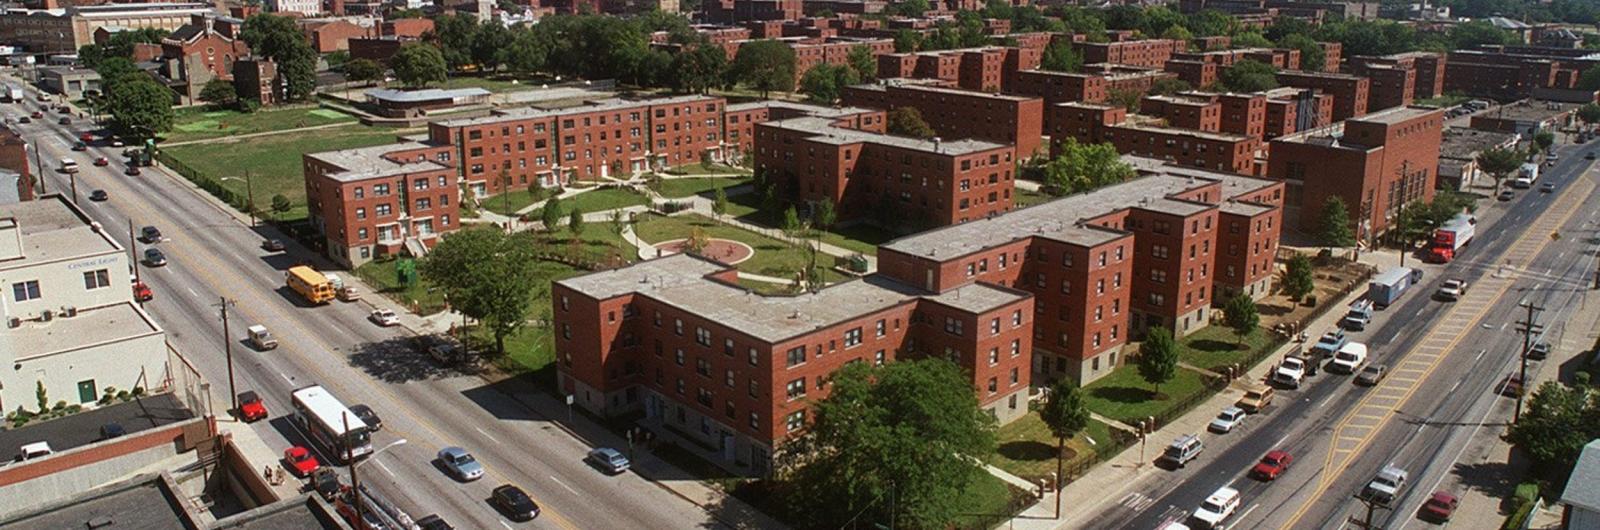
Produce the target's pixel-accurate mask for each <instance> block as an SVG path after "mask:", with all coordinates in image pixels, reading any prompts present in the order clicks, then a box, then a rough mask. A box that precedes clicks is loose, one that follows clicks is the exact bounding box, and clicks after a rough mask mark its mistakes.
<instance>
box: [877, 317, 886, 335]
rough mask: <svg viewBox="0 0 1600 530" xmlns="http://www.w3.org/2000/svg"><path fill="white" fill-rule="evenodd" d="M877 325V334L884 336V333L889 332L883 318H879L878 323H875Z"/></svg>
mask: <svg viewBox="0 0 1600 530" xmlns="http://www.w3.org/2000/svg"><path fill="white" fill-rule="evenodd" d="M875 326H876V329H875V332H876V333H877V335H876V336H878V337H882V336H884V334H886V333H887V331H886V330H885V329H884V325H883V320H881V319H880V320H878V323H877V324H875Z"/></svg>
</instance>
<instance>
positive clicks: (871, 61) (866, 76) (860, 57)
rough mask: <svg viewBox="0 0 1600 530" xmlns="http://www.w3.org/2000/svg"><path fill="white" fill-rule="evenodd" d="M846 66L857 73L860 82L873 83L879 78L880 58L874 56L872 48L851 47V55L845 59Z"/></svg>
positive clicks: (864, 46) (863, 46)
mask: <svg viewBox="0 0 1600 530" xmlns="http://www.w3.org/2000/svg"><path fill="white" fill-rule="evenodd" d="M845 64H848V65H850V69H851V70H855V71H856V78H857V79H859V80H860V81H871V80H873V79H877V78H878V56H876V55H873V54H872V48H868V47H867V46H866V45H858V46H851V47H850V54H849V55H848V56H846V57H845Z"/></svg>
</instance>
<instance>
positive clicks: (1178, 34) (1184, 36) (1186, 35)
mask: <svg viewBox="0 0 1600 530" xmlns="http://www.w3.org/2000/svg"><path fill="white" fill-rule="evenodd" d="M1161 38H1163V39H1172V40H1181V41H1188V40H1190V39H1193V38H1194V34H1193V33H1190V32H1189V29H1188V28H1185V27H1183V26H1172V27H1170V28H1167V30H1166V31H1163V32H1161Z"/></svg>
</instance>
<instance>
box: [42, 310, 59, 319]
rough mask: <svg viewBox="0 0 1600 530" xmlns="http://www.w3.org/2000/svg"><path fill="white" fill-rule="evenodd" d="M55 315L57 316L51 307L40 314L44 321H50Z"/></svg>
mask: <svg viewBox="0 0 1600 530" xmlns="http://www.w3.org/2000/svg"><path fill="white" fill-rule="evenodd" d="M55 317H56V314H55V312H53V311H50V310H49V309H46V310H44V312H43V313H40V314H39V320H41V321H44V322H49V321H50V319H52V318H55Z"/></svg>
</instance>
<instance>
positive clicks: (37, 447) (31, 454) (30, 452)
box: [12, 442, 55, 462]
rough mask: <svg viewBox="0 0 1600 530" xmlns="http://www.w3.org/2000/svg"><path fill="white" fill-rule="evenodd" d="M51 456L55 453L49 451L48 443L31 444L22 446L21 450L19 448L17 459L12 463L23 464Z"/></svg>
mask: <svg viewBox="0 0 1600 530" xmlns="http://www.w3.org/2000/svg"><path fill="white" fill-rule="evenodd" d="M52 454H55V451H52V450H50V442H33V443H31V444H24V445H23V446H22V447H21V448H19V449H18V451H17V457H16V458H15V459H13V460H12V461H13V462H23V461H27V460H33V459H36V458H44V457H47V456H50V455H52Z"/></svg>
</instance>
